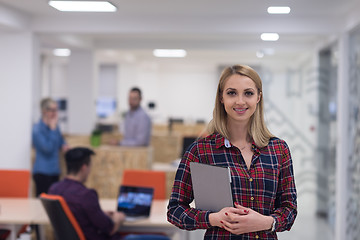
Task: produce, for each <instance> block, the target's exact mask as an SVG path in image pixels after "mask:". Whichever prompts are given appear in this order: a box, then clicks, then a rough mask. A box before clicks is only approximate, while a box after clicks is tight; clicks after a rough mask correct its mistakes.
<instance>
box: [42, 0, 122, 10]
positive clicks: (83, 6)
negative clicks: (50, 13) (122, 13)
mask: <svg viewBox="0 0 360 240" xmlns="http://www.w3.org/2000/svg"><path fill="white" fill-rule="evenodd" d="M49 5H50V6H52V7H53V8H56V9H57V10H59V11H63V12H115V11H116V7H115V6H114V5H112V4H111V3H109V2H104V1H57V0H52V1H49Z"/></svg>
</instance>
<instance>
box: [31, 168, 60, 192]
mask: <svg viewBox="0 0 360 240" xmlns="http://www.w3.org/2000/svg"><path fill="white" fill-rule="evenodd" d="M33 178H34V181H35V188H36V196H37V197H38V196H39V195H40V194H41V193H47V192H48V191H49V188H50V186H51V184H53V183H55V182H57V181H59V175H54V176H51V175H45V174H41V173H35V174H34V176H33Z"/></svg>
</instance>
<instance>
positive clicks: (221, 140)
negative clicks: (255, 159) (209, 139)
mask: <svg viewBox="0 0 360 240" xmlns="http://www.w3.org/2000/svg"><path fill="white" fill-rule="evenodd" d="M215 143H216V148H220V147H222V146H225V147H226V148H230V147H232V144H231V142H230V141H229V139H227V138H225V137H223V136H222V135H221V134H219V133H217V134H216V136H215ZM251 150H252V151H253V152H254V154H255V155H260V149H259V147H258V146H256V144H255V142H254V140H253V141H252V143H251Z"/></svg>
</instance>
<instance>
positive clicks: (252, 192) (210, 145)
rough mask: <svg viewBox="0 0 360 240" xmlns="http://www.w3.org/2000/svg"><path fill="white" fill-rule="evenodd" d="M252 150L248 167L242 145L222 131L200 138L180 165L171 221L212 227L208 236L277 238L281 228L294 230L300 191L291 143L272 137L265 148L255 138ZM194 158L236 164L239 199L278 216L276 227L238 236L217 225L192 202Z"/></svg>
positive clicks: (170, 209)
mask: <svg viewBox="0 0 360 240" xmlns="http://www.w3.org/2000/svg"><path fill="white" fill-rule="evenodd" d="M252 151H253V153H254V154H253V157H252V161H251V165H250V168H249V169H248V168H247V166H246V163H245V161H244V159H243V157H242V155H241V152H240V150H239V149H238V148H237V147H235V146H233V145H232V144H231V143H230V142H229V141H228V140H227V139H225V138H224V137H223V136H222V135H220V134H216V133H215V134H212V135H209V136H207V137H206V138H202V139H199V140H198V141H195V142H194V143H193V144H192V145H191V146H190V147H189V148H188V150H187V151H186V152H185V154H184V156H183V158H182V160H181V162H180V164H179V167H178V170H177V173H176V177H175V181H174V186H173V189H172V194H171V197H170V201H169V205H168V214H167V215H168V221H169V222H170V223H172V224H174V225H176V226H177V227H179V228H181V229H186V230H194V229H207V231H206V233H205V236H204V239H244V240H245V239H277V236H276V232H280V231H285V230H290V228H291V226H292V225H293V223H294V220H295V217H296V215H297V203H296V198H297V195H296V189H295V180H294V171H293V165H292V160H291V155H290V150H289V147H288V146H287V144H286V142H285V141H283V140H281V139H278V138H272V139H271V140H270V142H269V144H268V145H267V146H266V147H263V148H258V147H257V146H256V145H255V143H254V142H253V143H252ZM190 162H200V163H206V164H210V165H218V166H223V167H230V170H231V177H232V183H231V187H232V194H233V200H234V202H237V203H239V204H240V205H242V206H244V207H247V208H251V209H253V210H255V211H257V212H259V213H261V214H263V215H267V216H269V215H270V216H272V217H274V218H275V220H276V225H275V231H274V232H271V231H261V232H252V233H247V234H242V235H234V234H232V233H230V232H228V231H226V230H224V229H222V228H219V227H212V226H211V225H210V222H209V214H210V213H211V212H209V211H202V210H198V209H195V208H191V207H190V205H189V204H190V203H191V202H192V201H193V199H194V195H193V190H192V184H191V173H190V164H189V163H190ZM219 197H220V196H219Z"/></svg>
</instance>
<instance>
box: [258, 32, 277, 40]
mask: <svg viewBox="0 0 360 240" xmlns="http://www.w3.org/2000/svg"><path fill="white" fill-rule="evenodd" d="M260 37H261V40H263V41H277V40H279V34H277V33H263V34H261V36H260Z"/></svg>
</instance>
